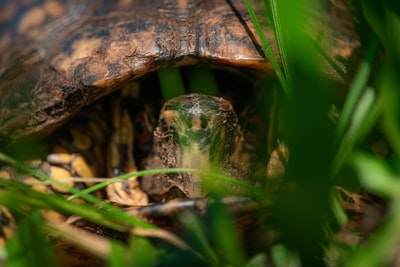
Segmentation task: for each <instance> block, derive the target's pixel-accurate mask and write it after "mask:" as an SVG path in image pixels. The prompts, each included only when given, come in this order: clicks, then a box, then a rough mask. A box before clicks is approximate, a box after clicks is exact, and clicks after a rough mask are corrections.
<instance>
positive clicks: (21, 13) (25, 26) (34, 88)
mask: <svg viewBox="0 0 400 267" xmlns="http://www.w3.org/2000/svg"><path fill="white" fill-rule="evenodd" d="M230 2H231V3H232V5H230V4H229V1H219V0H218V1H217V0H207V1H203V0H190V1H189V0H187V1H184V0H181V1H173V0H151V1H150V0H149V1H142V0H140V1H139V0H120V1H78V0H75V1H74V0H70V1H61V0H60V1H41V0H34V1H24V0H20V1H7V2H6V3H2V4H0V51H2V53H1V54H0V96H1V98H0V114H1V116H0V141H1V142H8V141H13V140H16V139H18V138H20V137H23V136H27V135H32V134H35V133H49V132H51V131H52V130H54V129H55V128H57V127H59V126H60V125H61V124H63V123H65V121H66V120H68V119H69V118H70V117H71V116H72V115H74V114H76V113H77V112H78V111H79V110H80V109H81V108H82V107H83V106H86V105H89V104H91V103H93V102H94V101H95V100H97V99H99V98H100V97H102V96H105V95H108V94H109V93H110V92H112V91H114V90H116V89H118V88H121V86H122V85H123V84H125V83H127V82H128V81H130V80H132V79H135V78H137V77H140V76H142V75H144V74H146V73H149V72H151V71H155V70H157V69H159V68H160V67H164V66H171V65H173V66H184V65H190V64H195V63H198V62H200V61H202V62H206V63H213V64H221V65H225V66H230V67H245V68H251V69H254V70H259V71H262V72H272V68H271V64H270V63H269V61H268V60H267V59H266V57H265V55H264V54H263V52H262V50H261V49H260V45H259V43H260V42H259V39H258V38H256V37H255V36H256V34H255V31H254V27H253V25H252V23H251V21H250V19H249V16H248V14H247V10H246V8H245V6H244V4H243V1H241V0H231V1H230ZM343 6H344V9H343ZM256 8H257V9H259V7H256ZM342 9H343V10H342ZM338 10H339V11H341V12H340V16H341V17H340V19H339V20H338V19H337V17H336V16H337V14H338V12H337V11H338ZM324 12H326V14H325V13H323V14H320V16H319V17H318V18H317V19H318V24H320V25H327V26H329V28H331V30H329V31H327V30H325V29H324V28H323V26H321V27H322V29H317V32H315V33H313V34H312V36H311V37H312V38H318V40H319V43H324V46H327V47H323V50H325V51H327V53H328V55H330V57H331V58H335V59H337V62H336V63H337V64H338V65H339V66H340V67H342V68H345V66H344V65H343V64H341V63H340V62H346V61H349V59H350V58H351V57H352V56H353V54H354V52H355V50H356V48H357V47H358V45H359V42H358V37H357V35H355V33H354V28H353V23H352V20H351V14H350V12H348V10H347V9H346V5H335V4H333V3H332V5H331V6H328V8H327V9H326V10H325V11H324ZM325 19H326V23H325V22H324V23H322V22H321V20H325ZM343 21H345V22H347V24H346V25H345V26H346V27H345V28H346V29H348V31H343V27H342V26H343V25H342V24H343V23H342V22H343ZM268 25H269V23H268V22H267V27H266V28H265V29H266V30H265V35H266V38H267V40H268V41H269V42H270V43H271V44H272V47H273V50H274V53H275V54H276V55H277V51H276V49H275V47H276V46H275V45H274V44H275V42H274V37H273V33H272V31H271V30H270V29H271V28H270V27H269V26H268ZM328 37H329V38H328ZM331 37H332V39H330V38H331ZM321 40H323V41H324V42H322V41H321ZM320 41H321V42H320ZM331 48H332V49H331ZM328 68H329V67H328ZM326 72H327V73H329V74H332V76H334V77H338V75H336V74H335V71H334V70H333V69H327V70H326Z"/></svg>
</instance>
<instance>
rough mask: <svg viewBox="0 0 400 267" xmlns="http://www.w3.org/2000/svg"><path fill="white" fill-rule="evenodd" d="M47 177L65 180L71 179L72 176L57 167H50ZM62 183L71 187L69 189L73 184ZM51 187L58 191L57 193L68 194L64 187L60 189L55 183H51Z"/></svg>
mask: <svg viewBox="0 0 400 267" xmlns="http://www.w3.org/2000/svg"><path fill="white" fill-rule="evenodd" d="M49 175H50V176H51V177H52V178H53V179H55V180H60V179H65V178H71V177H72V175H71V173H70V172H69V171H67V170H66V169H64V168H61V167H57V166H51V167H50V173H49ZM63 183H64V184H65V185H68V186H71V187H72V186H74V182H73V181H72V180H69V181H63ZM52 187H53V188H54V189H55V190H57V191H59V192H65V193H66V192H68V190H66V189H65V188H64V187H62V186H60V185H57V184H55V183H52Z"/></svg>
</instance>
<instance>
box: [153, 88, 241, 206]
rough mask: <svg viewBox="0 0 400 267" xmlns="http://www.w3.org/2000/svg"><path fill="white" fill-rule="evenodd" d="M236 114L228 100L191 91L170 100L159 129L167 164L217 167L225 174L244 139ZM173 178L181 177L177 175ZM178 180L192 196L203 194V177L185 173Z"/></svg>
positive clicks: (160, 151) (160, 150)
mask: <svg viewBox="0 0 400 267" xmlns="http://www.w3.org/2000/svg"><path fill="white" fill-rule="evenodd" d="M242 139H243V138H242V134H241V132H240V127H239V125H238V119H237V116H236V113H235V112H234V110H233V107H232V105H231V104H230V103H229V102H228V101H227V100H225V99H223V98H219V97H213V96H208V95H201V94H189V95H184V96H180V97H177V98H174V99H171V100H169V101H167V102H166V103H165V105H164V107H163V109H162V110H161V114H160V122H159V126H158V128H157V130H156V132H155V145H156V149H157V150H158V154H159V157H160V159H161V161H162V163H163V165H164V166H165V167H169V168H172V167H182V168H194V169H201V170H209V169H211V168H212V169H217V170H222V172H224V173H228V174H229V171H227V170H225V169H226V167H227V166H230V165H231V164H228V163H227V162H228V161H230V160H231V158H232V155H233V154H234V152H235V149H236V148H237V145H238V143H240V142H241V141H242ZM171 179H177V176H176V175H173V176H171ZM178 180H180V181H170V182H171V184H173V183H175V184H176V186H177V187H178V188H180V189H181V190H182V191H183V192H184V193H185V194H186V195H187V196H188V197H190V198H193V197H201V196H204V192H203V189H202V186H201V177H199V175H195V174H190V173H188V174H183V175H182V177H181V179H178Z"/></svg>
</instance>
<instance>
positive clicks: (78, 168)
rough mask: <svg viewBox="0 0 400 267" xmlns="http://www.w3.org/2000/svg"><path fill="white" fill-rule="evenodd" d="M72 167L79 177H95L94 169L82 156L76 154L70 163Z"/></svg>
mask: <svg viewBox="0 0 400 267" xmlns="http://www.w3.org/2000/svg"><path fill="white" fill-rule="evenodd" d="M71 167H72V169H73V170H74V171H75V172H76V173H77V174H78V176H80V177H96V176H97V175H96V173H95V171H94V170H93V169H92V168H91V167H90V166H89V164H88V163H87V162H86V160H85V159H84V158H83V157H82V156H80V155H79V156H76V157H75V158H74V159H73V160H72V163H71Z"/></svg>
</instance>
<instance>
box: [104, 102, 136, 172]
mask: <svg viewBox="0 0 400 267" xmlns="http://www.w3.org/2000/svg"><path fill="white" fill-rule="evenodd" d="M113 106H114V109H113V110H114V112H113V126H114V129H115V131H114V133H113V134H112V136H111V140H110V146H109V153H108V155H109V162H110V166H109V168H108V169H109V170H108V173H109V175H110V176H115V175H120V174H123V173H129V172H134V171H137V167H136V164H135V160H134V158H133V149H134V147H133V142H134V128H133V125H132V122H131V118H130V115H129V112H128V110H126V109H124V108H122V107H121V104H120V99H115V101H113ZM122 148H123V149H126V151H121V149H122ZM125 157H127V158H125ZM121 168H122V169H121Z"/></svg>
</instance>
